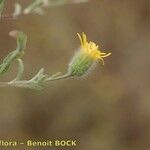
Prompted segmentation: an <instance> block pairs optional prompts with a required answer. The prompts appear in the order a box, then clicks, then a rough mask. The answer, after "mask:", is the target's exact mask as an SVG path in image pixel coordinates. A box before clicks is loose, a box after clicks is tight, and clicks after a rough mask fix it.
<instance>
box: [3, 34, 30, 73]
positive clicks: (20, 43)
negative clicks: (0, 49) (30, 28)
mask: <svg viewBox="0 0 150 150" xmlns="http://www.w3.org/2000/svg"><path fill="white" fill-rule="evenodd" d="M10 35H11V36H12V37H14V38H17V48H16V50H14V51H12V52H10V53H9V54H8V55H7V56H6V58H4V60H3V62H2V64H1V65H0V75H2V74H4V73H5V72H6V71H7V70H8V69H9V67H10V65H11V63H12V62H13V61H14V60H17V59H18V58H21V57H22V56H23V54H24V49H25V47H26V41H27V36H26V34H24V33H23V32H19V31H12V32H11V33H10Z"/></svg>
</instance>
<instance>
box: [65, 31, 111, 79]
mask: <svg viewBox="0 0 150 150" xmlns="http://www.w3.org/2000/svg"><path fill="white" fill-rule="evenodd" d="M78 37H79V39H80V42H81V47H80V48H79V50H78V51H77V52H76V53H75V55H74V56H73V58H72V60H71V62H70V64H69V68H68V73H69V74H70V75H71V76H74V77H80V76H83V75H86V74H87V73H89V71H90V70H91V69H92V68H93V67H94V66H95V64H96V63H97V61H98V60H101V61H102V62H103V64H104V60H103V58H105V57H107V56H109V55H111V53H108V54H106V53H103V52H101V51H100V50H99V49H98V46H97V45H96V44H95V43H94V42H88V41H87V38H86V35H85V34H84V33H82V36H80V34H79V33H78Z"/></svg>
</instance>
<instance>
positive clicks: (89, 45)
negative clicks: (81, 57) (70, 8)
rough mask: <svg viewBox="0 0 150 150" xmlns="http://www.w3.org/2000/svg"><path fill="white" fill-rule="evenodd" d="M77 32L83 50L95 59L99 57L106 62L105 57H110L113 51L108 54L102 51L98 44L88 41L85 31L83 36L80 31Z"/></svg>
mask: <svg viewBox="0 0 150 150" xmlns="http://www.w3.org/2000/svg"><path fill="white" fill-rule="evenodd" d="M77 34H78V37H79V39H80V42H81V50H82V51H83V52H84V53H86V54H87V55H89V56H90V57H91V58H92V59H93V60H97V59H100V60H102V62H103V64H104V59H103V58H105V57H108V56H109V55H111V53H108V54H106V53H103V52H101V51H100V50H99V49H98V45H96V44H95V43H94V42H91V41H90V42H88V41H87V37H86V35H85V34H84V33H82V36H81V35H80V34H79V33H77Z"/></svg>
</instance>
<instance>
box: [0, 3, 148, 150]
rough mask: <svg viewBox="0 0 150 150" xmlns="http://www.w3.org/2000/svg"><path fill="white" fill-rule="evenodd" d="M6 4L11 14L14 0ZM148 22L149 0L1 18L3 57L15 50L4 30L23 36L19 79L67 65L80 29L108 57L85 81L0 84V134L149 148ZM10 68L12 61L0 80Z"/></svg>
mask: <svg viewBox="0 0 150 150" xmlns="http://www.w3.org/2000/svg"><path fill="white" fill-rule="evenodd" d="M28 2H29V1H25V0H24V1H22V4H24V6H25V5H27V4H28ZM5 5H7V8H5V10H4V12H5V13H6V14H10V13H11V12H13V9H14V8H13V6H14V1H13V0H12V1H6V4H5ZM149 20H150V2H149V0H143V1H141V0H132V1H131V0H125V1H119V0H116V1H111V0H99V1H98V0H91V1H90V2H88V3H82V4H79V5H71V4H68V5H63V6H59V7H52V8H50V9H49V8H48V9H46V15H44V16H39V15H33V14H31V15H26V16H22V17H20V18H19V19H18V20H12V19H9V18H8V19H5V20H2V21H1V22H0V33H1V34H0V44H1V47H0V54H1V58H4V56H5V55H7V54H8V52H10V51H9V50H12V49H14V48H15V43H14V41H13V40H12V39H11V38H10V37H9V36H8V32H9V31H11V30H14V29H18V30H22V31H24V32H25V33H27V35H28V37H29V39H28V46H27V49H26V54H25V56H24V59H25V60H26V68H25V69H26V72H25V75H24V77H25V78H28V77H31V76H33V73H35V72H36V71H38V69H39V68H40V67H41V66H44V68H45V69H46V70H49V72H50V73H51V72H57V71H58V69H59V70H60V69H61V70H62V72H63V71H64V70H66V68H65V67H64V66H65V65H66V64H67V63H68V62H69V61H70V60H68V58H69V57H71V56H72V53H73V52H74V50H75V49H76V48H78V47H77V45H78V39H77V38H74V35H75V34H76V33H77V32H79V33H80V32H82V31H84V32H85V33H87V35H88V37H90V39H91V40H93V41H95V42H96V43H99V45H101V47H104V48H105V49H106V50H108V51H111V52H112V53H113V55H112V56H111V57H109V58H108V61H107V62H106V63H105V67H102V66H100V65H98V66H97V68H96V70H95V71H94V73H93V74H92V75H90V76H88V77H87V78H86V79H79V80H68V81H67V82H66V81H65V80H64V81H58V82H55V83H54V82H53V83H51V84H50V85H48V86H47V88H45V90H44V91H42V92H36V91H32V90H28V89H16V88H14V89H12V88H1V91H0V101H1V105H0V131H1V132H0V138H1V139H3V138H4V139H10V138H12V139H13V138H14V139H19V140H20V139H22V140H26V139H56V138H57V139H58V138H62V139H68V138H69V139H71V138H72V139H77V140H78V141H79V144H78V147H77V148H76V149H78V150H91V149H93V150H101V149H102V150H141V149H144V150H148V149H149V148H150V142H149V141H150V128H149V126H150V109H149V108H150V101H149V99H150V93H149V89H150V84H149V78H148V77H149V75H150V71H149V66H150V61H149V53H150V52H149V49H150V44H149V39H150V30H149V26H150V21H149ZM66 67H67V66H66ZM15 73H16V69H15V64H14V67H12V68H11V70H10V72H9V73H8V74H7V75H6V76H5V77H1V80H9V79H10V78H11V77H12V76H14V77H15ZM16 149H17V148H16ZM18 149H20V148H18ZM21 149H22V150H24V149H26V147H23V146H22V147H21Z"/></svg>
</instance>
